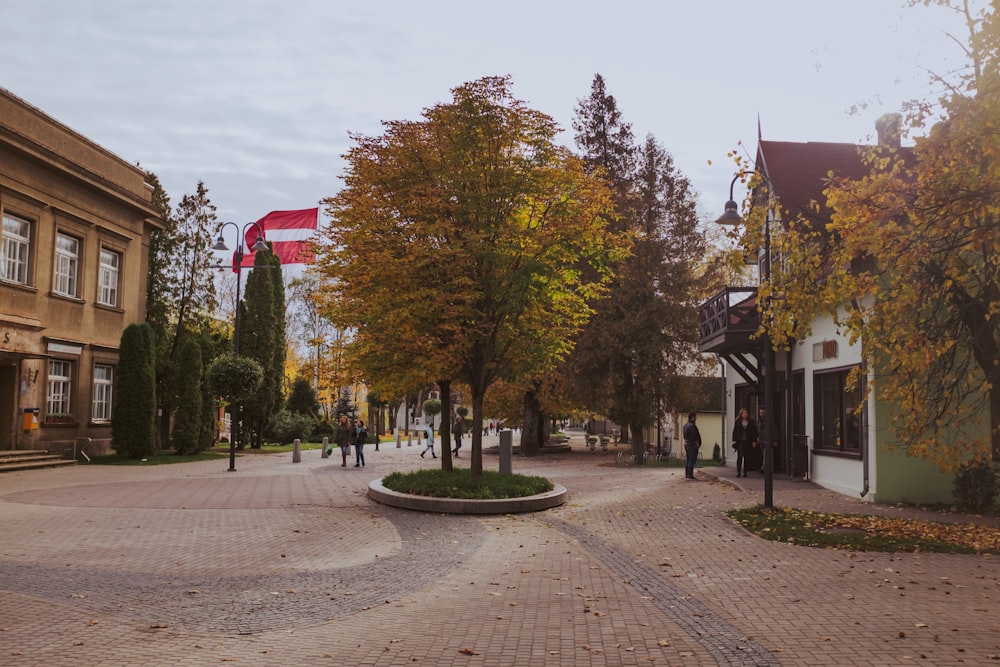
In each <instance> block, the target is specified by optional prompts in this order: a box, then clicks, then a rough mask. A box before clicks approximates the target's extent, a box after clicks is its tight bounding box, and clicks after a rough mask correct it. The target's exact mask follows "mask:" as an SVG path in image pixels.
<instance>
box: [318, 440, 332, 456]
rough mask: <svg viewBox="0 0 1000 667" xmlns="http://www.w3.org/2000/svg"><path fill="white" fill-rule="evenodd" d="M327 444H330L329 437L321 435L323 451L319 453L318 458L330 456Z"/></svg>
mask: <svg viewBox="0 0 1000 667" xmlns="http://www.w3.org/2000/svg"><path fill="white" fill-rule="evenodd" d="M329 446H330V438H328V437H327V436H325V435H324V436H323V453H322V454H321V455H320V458H324V459H328V458H330V450H328V449H327V447H329Z"/></svg>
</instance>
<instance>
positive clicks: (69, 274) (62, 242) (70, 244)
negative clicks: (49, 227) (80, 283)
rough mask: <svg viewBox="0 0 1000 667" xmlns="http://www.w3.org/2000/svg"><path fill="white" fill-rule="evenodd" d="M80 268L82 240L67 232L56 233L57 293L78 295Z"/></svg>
mask: <svg viewBox="0 0 1000 667" xmlns="http://www.w3.org/2000/svg"><path fill="white" fill-rule="evenodd" d="M79 268H80V241H79V239H75V238H73V237H72V236H66V235H65V234H57V235H56V275H55V285H54V287H53V290H52V291H54V292H55V293H56V294H62V295H63V296H71V297H76V296H77V291H76V282H77V281H76V277H77V272H78V271H79Z"/></svg>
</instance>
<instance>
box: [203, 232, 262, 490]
mask: <svg viewBox="0 0 1000 667" xmlns="http://www.w3.org/2000/svg"><path fill="white" fill-rule="evenodd" d="M230 225H232V226H233V228H234V229H236V230H237V231H240V226H239V224H237V223H235V222H224V223H222V224H221V225H219V238H218V239H216V241H215V245H213V246H212V250H229V246H227V245H226V239H225V237H224V236H223V233H222V232H223V231H224V230H225V229H226V227H229V226H230ZM251 227H256V228H257V240H256V241H254V244H253V246H252V247H251V248H250V251H251V252H258V251H260V250H266V249H267V244H265V243H264V228H263V227H261V226H260V224H259V223H256V222H248V223H247V224H245V225H243V230H242V232H241V233H240V235H239V237H238V238H237V239H236V252H235V253H233V271H235V272H236V308H235V315H234V316H233V356H234V357H239V356H240V287H241V286H242V278H243V240H244V239H245V238H246V236H247V230H249V229H250V228H251ZM235 408H236V409H235V413H236V414H234V415H233V423H232V426H233V428H232V429H231V431H234V433H233V432H231V433H230V434H229V472H234V471H235V470H236V438H235V437H234V435H235V434H239V433H240V412H241V409H240V408H241V406H240V404H239V403H237V404H236V406H235Z"/></svg>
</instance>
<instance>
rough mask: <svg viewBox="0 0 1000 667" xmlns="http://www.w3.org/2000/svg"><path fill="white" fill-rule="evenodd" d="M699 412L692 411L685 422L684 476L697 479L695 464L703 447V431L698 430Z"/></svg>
mask: <svg viewBox="0 0 1000 667" xmlns="http://www.w3.org/2000/svg"><path fill="white" fill-rule="evenodd" d="M696 421H698V414H697V413H695V412H692V413H690V414H689V415H688V420H687V423H686V424H684V477H685V479H695V476H694V464H695V461H697V460H698V451H699V450H700V449H701V433H699V432H698V426H697V425H696V424H695V422H696Z"/></svg>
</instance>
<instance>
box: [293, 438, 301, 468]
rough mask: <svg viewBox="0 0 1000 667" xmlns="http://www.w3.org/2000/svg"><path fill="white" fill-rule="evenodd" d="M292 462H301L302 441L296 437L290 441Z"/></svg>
mask: <svg viewBox="0 0 1000 667" xmlns="http://www.w3.org/2000/svg"><path fill="white" fill-rule="evenodd" d="M292 463H302V441H301V440H299V439H298V438H295V441H294V442H293V443H292Z"/></svg>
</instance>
